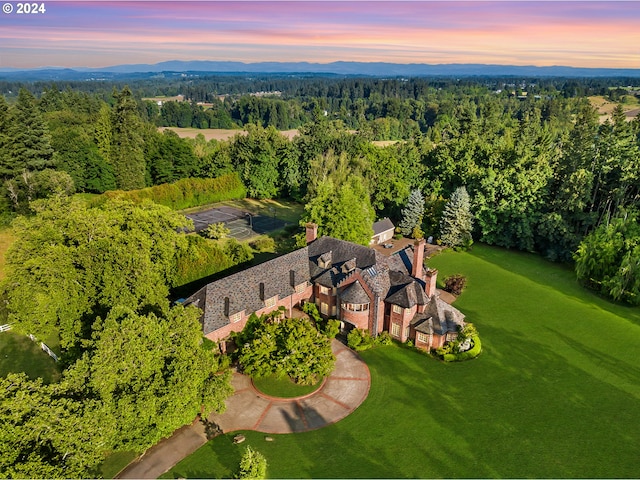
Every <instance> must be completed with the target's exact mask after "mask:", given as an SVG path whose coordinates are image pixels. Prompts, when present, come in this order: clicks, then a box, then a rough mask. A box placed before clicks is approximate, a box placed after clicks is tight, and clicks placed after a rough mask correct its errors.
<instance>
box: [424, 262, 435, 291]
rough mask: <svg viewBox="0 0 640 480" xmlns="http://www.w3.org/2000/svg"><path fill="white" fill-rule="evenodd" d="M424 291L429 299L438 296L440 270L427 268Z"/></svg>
mask: <svg viewBox="0 0 640 480" xmlns="http://www.w3.org/2000/svg"><path fill="white" fill-rule="evenodd" d="M425 273H426V274H425V279H424V282H425V285H424V291H425V293H426V294H427V296H428V297H429V298H431V297H433V296H434V295H435V294H436V280H437V279H438V270H436V269H435V268H427V271H426V272H425Z"/></svg>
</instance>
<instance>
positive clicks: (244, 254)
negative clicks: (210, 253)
mask: <svg viewBox="0 0 640 480" xmlns="http://www.w3.org/2000/svg"><path fill="white" fill-rule="evenodd" d="M223 250H224V253H225V254H226V255H227V256H228V257H229V258H230V259H231V260H232V261H233V264H234V265H236V264H238V263H244V262H248V261H249V260H251V259H253V252H252V251H251V248H250V247H249V245H247V244H246V243H240V242H239V241H238V240H236V239H235V238H228V239H227V240H226V242H225V244H224V247H223Z"/></svg>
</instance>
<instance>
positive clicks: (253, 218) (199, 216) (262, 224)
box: [186, 207, 287, 240]
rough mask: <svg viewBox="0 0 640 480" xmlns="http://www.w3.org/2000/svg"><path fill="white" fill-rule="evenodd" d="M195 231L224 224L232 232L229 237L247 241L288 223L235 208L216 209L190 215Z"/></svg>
mask: <svg viewBox="0 0 640 480" xmlns="http://www.w3.org/2000/svg"><path fill="white" fill-rule="evenodd" d="M186 216H187V218H190V219H191V220H193V225H194V227H195V231H196V232H199V231H201V230H204V229H205V228H207V227H208V226H209V225H211V224H212V223H221V222H222V223H224V224H225V226H226V227H227V228H228V229H229V230H231V233H230V234H229V236H231V237H233V238H236V239H238V240H245V239H247V238H251V237H254V236H256V235H262V234H263V233H267V232H272V231H274V230H278V229H280V228H283V227H284V226H285V225H286V224H287V223H286V222H285V221H284V220H280V219H279V218H276V217H275V216H266V215H252V214H250V213H249V212H245V211H243V210H239V209H237V208H233V207H216V208H212V209H210V210H205V211H203V212H197V213H189V214H188V215H186Z"/></svg>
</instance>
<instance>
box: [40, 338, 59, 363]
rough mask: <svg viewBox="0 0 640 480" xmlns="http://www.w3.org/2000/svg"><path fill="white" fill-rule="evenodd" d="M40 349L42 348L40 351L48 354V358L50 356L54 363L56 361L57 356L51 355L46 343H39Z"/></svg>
mask: <svg viewBox="0 0 640 480" xmlns="http://www.w3.org/2000/svg"><path fill="white" fill-rule="evenodd" d="M40 347H41V348H42V350H44V351H45V352H47V353H48V354H49V356H50V357H51V358H53V359H54V360H55V361H56V362H57V361H58V356H57V355H56V354H55V353H53V352H52V351H51V349H50V348H49V347H48V346H47V344H46V343H44V342H40Z"/></svg>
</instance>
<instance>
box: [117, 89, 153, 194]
mask: <svg viewBox="0 0 640 480" xmlns="http://www.w3.org/2000/svg"><path fill="white" fill-rule="evenodd" d="M114 97H115V99H116V105H115V107H114V109H113V112H112V115H111V127H112V129H111V131H112V139H111V152H110V158H109V160H110V163H111V165H112V166H113V170H114V174H115V177H116V184H117V185H118V188H121V189H122V190H133V189H136V188H143V187H144V186H145V176H146V163H145V158H144V149H143V140H142V135H141V121H140V117H139V114H138V106H137V104H136V101H135V99H134V98H133V94H132V93H131V90H130V89H129V87H124V88H123V89H122V91H121V92H119V93H118V92H116V93H114Z"/></svg>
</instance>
